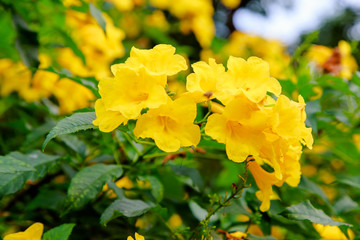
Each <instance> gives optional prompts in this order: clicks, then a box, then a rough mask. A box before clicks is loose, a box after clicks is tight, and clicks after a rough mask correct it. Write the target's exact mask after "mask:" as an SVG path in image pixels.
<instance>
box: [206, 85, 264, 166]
mask: <svg viewBox="0 0 360 240" xmlns="http://www.w3.org/2000/svg"><path fill="white" fill-rule="evenodd" d="M267 118H268V113H267V112H266V111H263V110H262V109H261V108H260V107H259V105H258V104H256V103H254V102H252V101H251V100H249V99H248V98H247V96H246V95H245V94H244V93H242V92H240V94H239V95H238V96H237V97H236V98H234V99H233V100H232V101H231V102H229V104H228V105H226V106H225V109H224V112H223V113H222V114H219V113H215V114H212V115H210V117H209V118H208V121H207V124H206V126H205V133H206V134H207V135H209V136H210V137H212V138H214V139H216V140H217V141H218V142H220V143H225V144H226V153H227V155H228V157H229V159H230V160H233V161H235V162H243V161H244V160H245V159H246V157H247V156H248V155H257V154H258V152H259V150H260V148H261V146H262V145H263V144H264V141H265V135H264V133H263V131H264V129H265V128H266V127H267V124H268V123H267V122H268V121H267Z"/></svg>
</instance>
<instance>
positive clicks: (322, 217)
mask: <svg viewBox="0 0 360 240" xmlns="http://www.w3.org/2000/svg"><path fill="white" fill-rule="evenodd" d="M282 215H283V216H285V217H287V218H289V219H293V220H309V221H310V222H313V223H318V224H322V225H330V226H342V225H345V226H351V225H350V224H347V223H343V222H338V221H335V220H333V219H332V218H331V217H329V216H328V215H326V214H325V213H324V212H323V211H322V210H319V209H316V208H315V207H314V206H313V205H312V204H311V202H310V201H309V200H307V201H304V202H302V203H299V204H297V205H293V206H291V207H288V208H287V209H286V210H285V211H284V212H283V213H282Z"/></svg>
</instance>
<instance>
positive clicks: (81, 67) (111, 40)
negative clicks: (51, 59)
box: [58, 10, 125, 79]
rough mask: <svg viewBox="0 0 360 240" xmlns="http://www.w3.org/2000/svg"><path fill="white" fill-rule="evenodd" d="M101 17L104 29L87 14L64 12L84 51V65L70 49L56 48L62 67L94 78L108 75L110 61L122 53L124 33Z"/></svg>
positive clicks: (73, 34) (108, 18)
mask: <svg viewBox="0 0 360 240" xmlns="http://www.w3.org/2000/svg"><path fill="white" fill-rule="evenodd" d="M103 16H104V19H105V22H106V29H105V31H103V29H101V27H100V26H99V24H98V23H97V22H96V20H95V19H94V18H93V17H92V16H91V15H90V14H88V13H82V12H78V11H75V10H68V11H67V13H66V24H67V25H68V26H69V27H70V28H71V29H72V38H73V39H74V41H75V43H76V44H77V46H78V48H79V49H80V50H81V52H82V53H83V54H84V57H85V62H86V64H84V63H83V62H82V60H81V59H80V58H79V57H78V56H76V55H75V54H74V53H73V51H72V50H71V49H70V48H60V49H58V55H59V56H58V61H59V63H60V65H61V66H62V67H64V68H66V69H68V70H69V71H70V72H72V73H73V74H75V75H77V76H84V77H85V76H95V77H96V78H97V79H100V78H102V77H108V76H111V73H110V71H109V66H110V64H111V63H112V62H113V61H114V60H115V59H117V58H120V57H122V56H124V54H125V49H124V47H123V45H122V43H121V41H122V40H123V39H124V38H125V34H124V32H123V31H122V30H121V29H119V28H117V27H115V26H114V24H113V21H112V19H111V18H110V17H108V16H107V15H105V14H104V15H103ZM69 60H71V61H69Z"/></svg>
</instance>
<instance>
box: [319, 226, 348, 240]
mask: <svg viewBox="0 0 360 240" xmlns="http://www.w3.org/2000/svg"><path fill="white" fill-rule="evenodd" d="M313 226H314V228H315V229H316V231H317V232H318V233H319V234H320V236H321V239H322V240H348V238H347V237H346V236H345V234H344V233H343V232H342V231H341V230H340V228H339V227H337V226H330V225H322V224H317V223H313ZM348 234H349V237H350V238H349V239H353V238H354V232H353V231H351V229H348Z"/></svg>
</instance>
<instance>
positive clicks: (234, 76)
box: [225, 56, 281, 104]
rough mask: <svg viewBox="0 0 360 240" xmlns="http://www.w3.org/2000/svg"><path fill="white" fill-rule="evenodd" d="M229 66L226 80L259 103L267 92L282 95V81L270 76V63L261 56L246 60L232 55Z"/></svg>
mask: <svg viewBox="0 0 360 240" xmlns="http://www.w3.org/2000/svg"><path fill="white" fill-rule="evenodd" d="M227 67H228V71H227V75H228V79H227V80H226V81H230V82H231V85H232V86H233V89H236V90H238V91H240V90H242V91H244V93H245V94H246V96H247V97H248V98H249V99H250V100H252V101H254V102H256V103H258V102H260V101H262V100H263V99H264V98H265V96H266V94H267V92H271V93H273V94H275V95H276V96H278V95H280V93H281V85H280V83H279V82H278V81H277V80H276V79H275V78H273V77H270V70H269V64H268V63H267V62H265V61H264V60H262V59H261V58H258V57H250V58H249V59H248V60H247V61H246V60H244V59H242V58H236V57H232V56H230V58H229V60H228V63H227ZM225 104H226V103H225Z"/></svg>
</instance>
